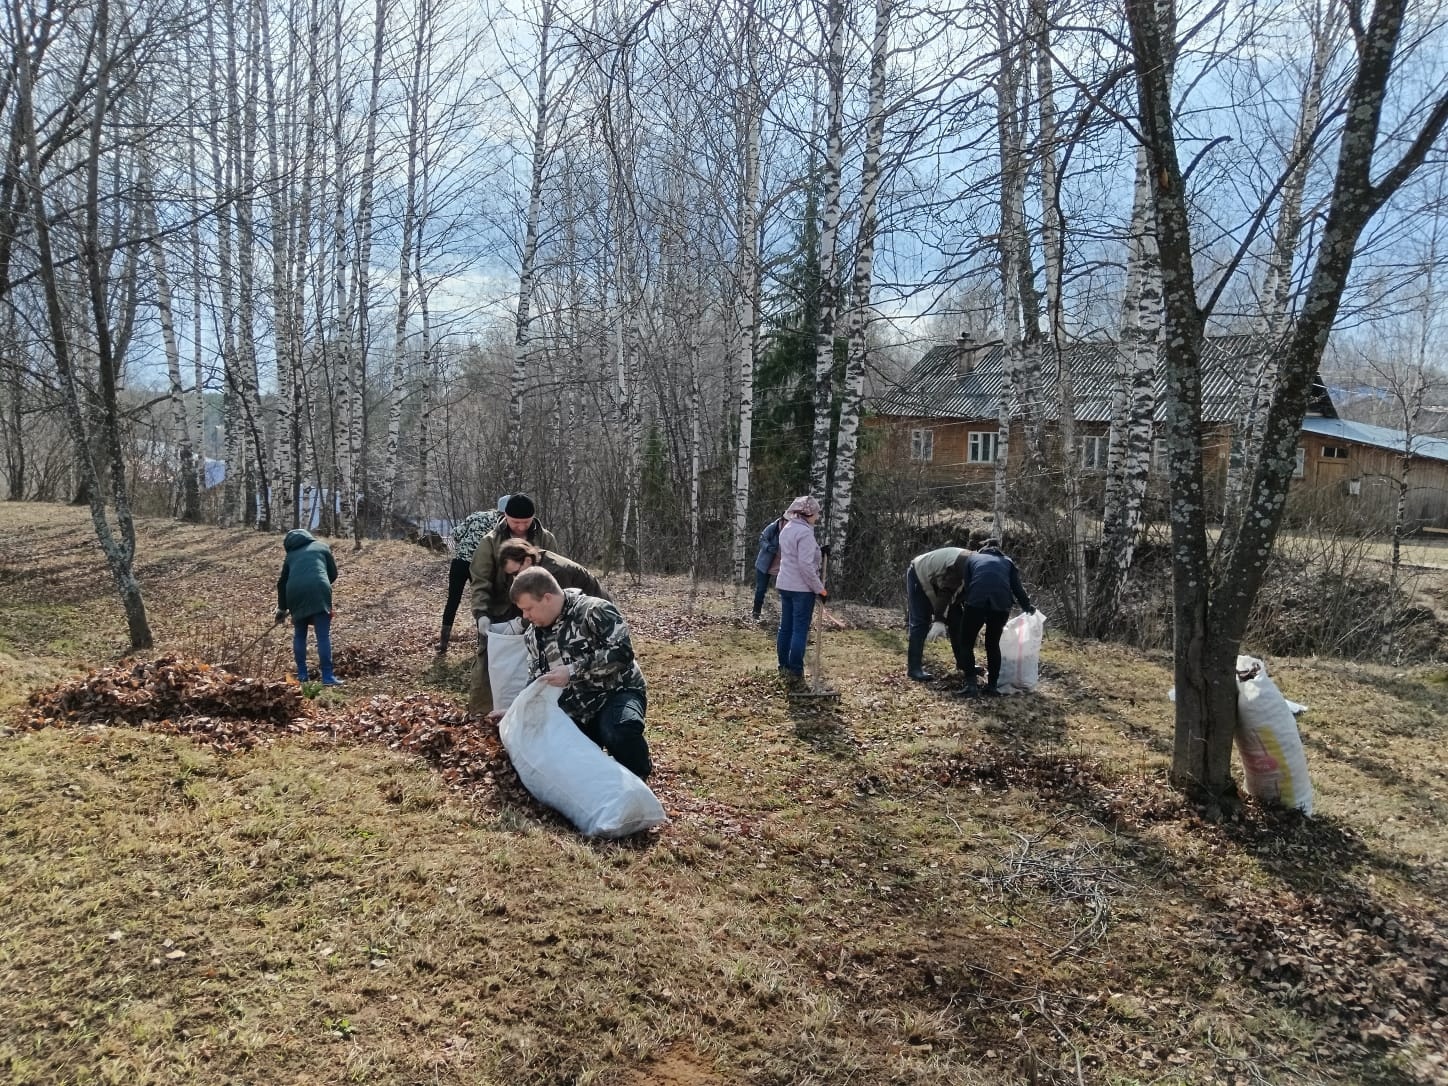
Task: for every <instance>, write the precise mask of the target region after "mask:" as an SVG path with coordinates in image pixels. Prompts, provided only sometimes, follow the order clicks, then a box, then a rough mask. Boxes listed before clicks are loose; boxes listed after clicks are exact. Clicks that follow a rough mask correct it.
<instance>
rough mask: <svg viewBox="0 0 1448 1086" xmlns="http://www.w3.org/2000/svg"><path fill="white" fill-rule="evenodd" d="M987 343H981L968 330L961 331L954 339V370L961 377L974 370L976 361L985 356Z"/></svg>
mask: <svg viewBox="0 0 1448 1086" xmlns="http://www.w3.org/2000/svg"><path fill="white" fill-rule="evenodd" d="M989 349H990V344H989V343H981V342H978V341H977V340H976V338H975V337H974V336H973V335H971V334H970V333H969V332H962V333H960V335H959V336H958V337H956V340H955V370H956V372H957V373H959V374H960V376H962V377H969V376H970V375H971V374H972V373H974V372H975V367H976V363H978V362H979V361H980V360H981V359H982V358H984V357H985V354H986V351H988V350H989Z"/></svg>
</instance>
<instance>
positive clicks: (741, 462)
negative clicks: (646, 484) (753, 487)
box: [731, 0, 765, 585]
mask: <svg viewBox="0 0 1448 1086" xmlns="http://www.w3.org/2000/svg"><path fill="white" fill-rule="evenodd" d="M755 4H756V0H744V3H743V7H742V9H741V12H740V17H741V19H742V21H743V25H742V26H741V27H740V32H739V36H738V42H739V46H738V48H739V53H738V56H739V64H738V71H739V83H738V85H737V86H736V88H735V91H734V100H735V103H736V112H735V117H736V118H737V121H738V139H739V150H740V159H741V161H742V164H743V169H742V173H741V178H740V186H739V205H738V210H737V218H738V237H737V239H736V244H737V246H738V250H737V257H736V261H735V271H734V295H735V311H736V314H737V321H736V327H735V333H734V368H735V372H736V373H737V375H738V396H739V424H738V438H737V444H736V446H735V455H734V517H733V520H734V524H733V528H734V532H733V555H732V557H733V561H732V563H731V564H732V567H733V573H734V583H735V584H736V585H742V584H743V583H744V578H745V571H746V570H747V568H748V566H747V559H748V552H747V549H746V548H747V547H748V544H749V542H750V538H749V534H748V533H749V478H750V467H751V462H750V456H751V451H752V449H753V443H754V362H755V357H756V354H757V347H758V343H759V206H760V177H761V172H760V145H761V141H762V131H761V130H762V128H763V124H764V108H765V100H764V89H763V86H762V83H761V80H760V73H759V67H758V52H759V40H760V33H759V13H758V11H757V10H756V6H755Z"/></svg>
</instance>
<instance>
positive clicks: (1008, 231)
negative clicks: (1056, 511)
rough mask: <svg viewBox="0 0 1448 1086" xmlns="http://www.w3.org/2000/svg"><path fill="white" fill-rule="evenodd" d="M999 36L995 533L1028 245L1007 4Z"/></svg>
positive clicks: (1003, 514)
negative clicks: (999, 354) (1000, 362)
mask: <svg viewBox="0 0 1448 1086" xmlns="http://www.w3.org/2000/svg"><path fill="white" fill-rule="evenodd" d="M996 42H997V47H998V49H999V51H1000V69H999V72H998V75H997V85H996V134H997V139H998V141H999V145H1000V165H1001V194H1000V234H999V238H998V243H999V252H1000V261H1001V295H1002V298H1003V299H1004V308H1003V312H1002V314H1001V339H1002V350H1003V351H1004V354H1005V380H1004V381H1003V382H1002V383H1001V392H1000V400H999V401H998V402H997V405H996V449H995V454H996V460H995V496H994V500H993V502H992V507H993V510H994V522H995V530H996V534H997V535H1000V534H1002V533H1004V532H1005V530H1006V525H1007V522H1008V520H1009V517H1010V508H1009V505H1010V502H1009V493H1010V492H1009V487H1008V485H1007V479H1008V471H1009V468H1010V440H1011V401H1012V399H1013V398H1014V396H1015V394H1016V391H1017V390H1018V389H1019V388H1020V382H1021V371H1022V361H1023V357H1022V350H1021V318H1022V313H1021V256H1022V253H1023V252H1024V249H1025V220H1024V206H1025V185H1026V178H1025V161H1024V156H1023V155H1022V151H1021V120H1020V117H1019V116H1018V115H1017V97H1018V94H1017V90H1018V82H1017V81H1018V80H1019V79H1020V78H1021V75H1022V73H1021V72H1020V71H1018V59H1017V58H1018V52H1017V48H1016V41H1015V37H1014V33H1013V29H1012V27H1011V26H1010V24H1009V22H1008V20H1007V15H1006V9H1005V7H1004V5H1002V6H1000V7H998V8H997V9H996Z"/></svg>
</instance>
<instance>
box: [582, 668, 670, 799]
mask: <svg viewBox="0 0 1448 1086" xmlns="http://www.w3.org/2000/svg"><path fill="white" fill-rule="evenodd" d="M648 705H649V699H648V696H647V695H646V694H645V693H644V692H643V691H642V690H615V691H614V692H613V693H612V694H610V695H609V696H608V700H607V701H605V702H604V703H603V708H602V709H600V710H599V711H598V715H597V716H596V717H594V718H593V719H592V720H591V721H589V722H588V723H587V724H579V725H578V728H579V730H580V731H581V732H583V734H584V735H586V736H588V738H590V739H592V740H593V741H594V742H595V743H597V744H598V745H599V746H601V747H602V748H603V749H604V750H606V751H608V752H609V753H610V754H611V755H613V760H614V761H615V762H617V763H618V764H619V765H621V766H623V767H624V768H625V769H627V770H628V771H629V772H630V773H632V774H633V775H634V776H635V777H637V778H638V779H639V780H641V781H646V780H648V779H649V774H650V773H652V772H653V771H654V765H653V762H652V761H651V760H650V759H649V741H648V740H647V739H645V738H644V713H646V712H647V711H648Z"/></svg>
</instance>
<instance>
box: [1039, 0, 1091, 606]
mask: <svg viewBox="0 0 1448 1086" xmlns="http://www.w3.org/2000/svg"><path fill="white" fill-rule="evenodd" d="M1030 10H1031V21H1032V24H1033V26H1032V30H1033V34H1032V37H1033V39H1034V42H1035V54H1036V101H1037V109H1038V110H1039V113H1040V160H1041V250H1042V253H1043V255H1044V258H1045V268H1044V271H1045V279H1046V334H1047V342H1048V343H1049V344H1050V346H1051V357H1053V358H1054V359H1055V364H1056V397H1057V399H1056V419H1057V431H1058V433H1057V436H1058V438H1059V446H1060V451H1059V455H1058V457H1057V462H1058V463H1059V464H1060V465H1061V471H1062V490H1063V492H1064V495H1065V501H1066V546H1067V549H1068V554H1069V563H1070V571H1071V573H1070V583H1069V584H1068V585H1067V586H1066V589H1067V591H1066V599H1067V600H1068V604H1067V607H1068V614H1067V615H1066V620H1067V626H1068V628H1069V629H1071V630H1072V631H1073V632H1079V631H1080V630H1081V628H1082V621H1083V619H1084V617H1085V614H1086V593H1087V583H1088V582H1087V573H1086V525H1085V518H1084V515H1083V514H1084V507H1083V504H1082V501H1081V470H1080V468H1081V461H1080V458H1079V457H1078V456H1077V455H1076V451H1075V450H1076V377H1075V373H1074V372H1073V370H1072V366H1071V355H1070V353H1069V351H1068V347H1069V346H1070V330H1069V329H1068V328H1067V327H1066V314H1065V308H1064V304H1063V301H1064V294H1063V290H1064V282H1065V274H1066V272H1065V251H1064V250H1065V233H1066V231H1065V224H1064V223H1063V222H1062V215H1061V202H1060V201H1061V186H1060V176H1059V167H1058V164H1057V160H1056V138H1057V136H1056V90H1055V71H1054V64H1053V62H1052V60H1051V30H1050V6H1049V3H1048V0H1031V9H1030Z"/></svg>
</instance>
